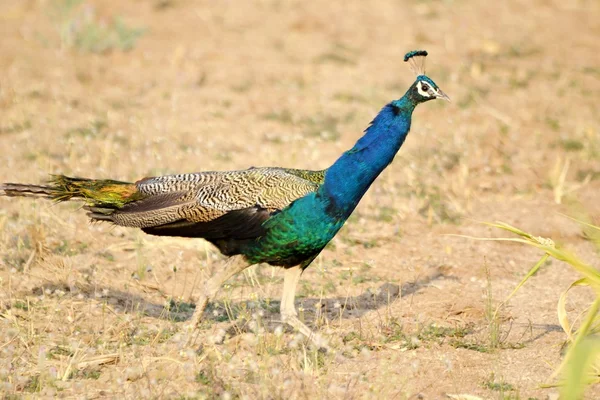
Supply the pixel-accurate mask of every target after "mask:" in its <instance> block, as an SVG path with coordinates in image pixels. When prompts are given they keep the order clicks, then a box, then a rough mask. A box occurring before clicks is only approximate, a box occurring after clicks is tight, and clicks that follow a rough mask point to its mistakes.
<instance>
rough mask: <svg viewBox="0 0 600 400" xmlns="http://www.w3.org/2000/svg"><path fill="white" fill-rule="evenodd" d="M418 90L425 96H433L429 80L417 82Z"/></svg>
mask: <svg viewBox="0 0 600 400" xmlns="http://www.w3.org/2000/svg"><path fill="white" fill-rule="evenodd" d="M417 90H418V91H419V94H420V95H421V96H423V97H431V96H432V93H433V90H432V88H431V86H430V85H429V84H428V83H427V82H423V81H419V82H417Z"/></svg>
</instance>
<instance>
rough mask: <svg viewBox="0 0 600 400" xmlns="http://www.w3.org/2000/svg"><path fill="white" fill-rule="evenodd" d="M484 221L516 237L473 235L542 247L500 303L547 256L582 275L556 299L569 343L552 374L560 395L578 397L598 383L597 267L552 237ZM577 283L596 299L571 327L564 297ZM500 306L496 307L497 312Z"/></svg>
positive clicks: (599, 286) (599, 322) (599, 274)
mask: <svg viewBox="0 0 600 400" xmlns="http://www.w3.org/2000/svg"><path fill="white" fill-rule="evenodd" d="M578 222H579V223H581V224H582V225H584V226H585V227H586V229H592V230H596V231H600V227H597V226H594V225H592V224H588V223H585V222H582V221H578ZM486 224H487V225H489V226H492V227H495V228H498V229H503V230H506V231H508V232H511V233H513V234H515V235H517V236H518V237H517V238H514V237H512V238H474V239H478V240H497V241H510V242H517V243H524V244H527V245H530V246H533V247H536V248H538V249H540V250H542V251H544V254H543V255H542V257H541V258H540V260H539V261H538V262H537V263H536V264H535V265H534V266H533V268H531V269H530V270H529V272H528V273H527V274H526V276H525V277H524V278H523V279H522V280H521V282H520V283H519V284H518V285H517V287H516V288H515V289H514V290H513V292H512V293H511V294H510V295H509V296H508V298H507V299H506V300H505V301H504V302H503V303H502V304H500V306H502V305H503V304H504V303H506V302H507V301H508V300H509V299H510V298H511V297H512V296H513V295H514V294H515V293H516V292H517V290H519V289H520V288H521V287H522V286H523V285H524V284H525V282H526V281H527V280H528V279H529V278H531V277H532V276H533V275H535V274H536V272H537V271H538V270H539V269H540V268H541V267H542V266H545V265H548V263H546V261H547V260H548V258H549V257H552V258H555V259H556V260H559V261H563V262H565V263H567V264H568V265H570V266H571V267H573V269H574V270H575V271H577V272H578V273H579V274H580V275H581V278H580V279H578V280H576V281H575V282H573V283H571V285H569V287H568V288H567V289H566V290H565V291H564V292H563V293H562V294H561V295H560V297H559V299H558V320H559V323H560V325H561V327H562V328H563V330H564V331H565V333H566V334H567V341H568V342H569V343H570V346H569V348H568V350H567V352H566V354H565V356H564V358H563V361H562V363H561V365H560V366H559V367H558V368H557V369H556V371H555V372H554V374H553V375H552V378H554V377H556V376H558V375H560V376H561V380H560V381H559V382H558V385H560V386H561V399H566V400H571V399H572V400H576V399H580V398H581V397H582V395H583V392H584V390H585V387H586V386H587V385H590V384H593V383H600V369H599V368H598V365H597V361H598V355H600V337H599V336H598V335H599V334H600V315H598V311H599V310H600V271H598V270H597V269H596V268H594V267H593V266H591V265H589V264H588V263H586V262H584V261H583V260H581V259H580V258H579V257H577V256H576V255H575V254H574V253H572V252H571V251H569V250H567V249H565V248H562V247H561V246H558V245H556V244H555V243H554V241H552V240H551V239H548V238H543V237H539V236H533V235H531V234H530V233H527V232H524V231H522V230H520V229H518V228H515V227H513V226H510V225H508V224H506V223H503V222H497V223H486ZM577 286H589V287H590V288H592V289H593V291H594V293H595V299H594V301H593V302H592V304H591V305H590V306H589V308H588V309H587V311H586V312H585V315H584V317H583V322H582V323H581V325H580V326H579V328H578V329H577V330H575V331H574V329H573V327H572V325H571V323H570V322H569V319H568V315H567V310H566V299H567V295H568V293H569V291H570V290H571V289H573V288H574V287H577ZM500 306H498V308H497V309H496V313H497V311H498V309H499V308H500Z"/></svg>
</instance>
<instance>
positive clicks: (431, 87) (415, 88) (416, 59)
mask: <svg viewBox="0 0 600 400" xmlns="http://www.w3.org/2000/svg"><path fill="white" fill-rule="evenodd" d="M425 57H427V52H426V51H425V50H414V51H411V52H408V53H406V55H405V56H404V61H405V62H408V63H409V64H410V66H411V68H412V70H413V72H414V73H415V74H416V75H417V80H416V81H415V83H413V84H412V86H411V87H410V89H408V92H407V95H408V97H409V98H410V99H411V100H412V101H413V102H414V103H415V104H418V103H423V102H426V101H429V100H433V99H443V100H446V101H450V97H448V95H447V94H446V93H444V92H443V91H442V89H440V88H439V87H438V85H436V84H435V82H434V81H433V80H431V78H429V77H428V76H427V75H425Z"/></svg>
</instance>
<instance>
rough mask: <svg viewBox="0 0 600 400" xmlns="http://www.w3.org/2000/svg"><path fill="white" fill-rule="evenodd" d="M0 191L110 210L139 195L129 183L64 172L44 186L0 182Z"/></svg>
mask: <svg viewBox="0 0 600 400" xmlns="http://www.w3.org/2000/svg"><path fill="white" fill-rule="evenodd" d="M2 192H4V193H2ZM0 194H4V195H6V196H34V197H46V198H50V199H52V200H55V201H58V202H62V201H69V200H72V199H76V200H84V201H85V202H86V203H87V205H89V206H94V207H102V208H110V209H120V208H122V207H123V206H125V205H126V204H128V203H131V202H134V201H137V200H140V199H141V198H142V197H143V195H142V194H141V193H140V192H139V191H138V189H137V187H136V185H135V184H133V183H129V182H121V181H115V180H110V179H84V178H71V177H68V176H64V175H52V178H51V179H50V180H49V181H48V183H47V184H46V185H27V184H21V183H4V184H0Z"/></svg>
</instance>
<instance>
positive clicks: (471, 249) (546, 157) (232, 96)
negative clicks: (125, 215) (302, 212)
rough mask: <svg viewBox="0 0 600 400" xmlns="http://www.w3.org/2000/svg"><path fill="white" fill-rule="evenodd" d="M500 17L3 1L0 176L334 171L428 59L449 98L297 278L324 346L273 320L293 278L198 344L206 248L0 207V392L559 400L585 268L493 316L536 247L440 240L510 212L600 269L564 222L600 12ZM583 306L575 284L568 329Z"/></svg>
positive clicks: (241, 293)
mask: <svg viewBox="0 0 600 400" xmlns="http://www.w3.org/2000/svg"><path fill="white" fill-rule="evenodd" d="M496 3H498V4H497V5H495V6H493V7H491V6H490V4H491V2H483V1H474V0H466V1H451V0H450V1H408V0H394V1H392V0H385V1H378V2H364V1H363V2H360V1H347V2H341V1H339V2H336V1H311V2H303V1H295V0H292V1H281V0H279V1H278V0H272V1H271V0H266V1H247V2H242V1H219V2H216V1H186V0H147V1H140V0H138V1H125V2H120V1H92V0H87V1H84V2H83V3H82V4H81V5H79V7H77V8H76V9H74V10H73V11H72V13H69V12H68V7H67V5H66V4H67V2H65V1H56V2H52V1H35V0H4V1H2V2H0V35H1V37H2V40H1V41H0V181H21V182H31V183H33V182H39V181H43V180H44V179H46V177H47V174H48V173H64V174H70V175H76V176H86V177H98V178H109V177H110V178H114V179H120V180H135V179H138V178H141V177H144V176H148V175H156V174H162V173H173V172H192V171H199V170H224V169H244V168H247V167H250V166H268V165H278V166H287V167H297V168H315V169H316V168H324V167H327V166H328V165H330V164H331V163H332V162H333V161H334V160H335V159H336V157H337V156H338V155H339V154H340V153H341V152H342V151H344V150H346V149H348V148H350V147H351V146H352V145H353V143H354V142H355V140H356V139H357V138H358V137H359V136H360V135H361V132H362V130H363V129H364V128H365V127H366V126H367V125H368V123H369V121H370V120H371V119H372V117H373V116H374V115H375V114H376V113H377V111H378V109H379V108H380V107H382V106H383V105H384V104H385V103H386V102H388V101H390V100H392V99H395V98H399V97H400V96H402V95H403V94H404V91H405V90H406V88H407V87H408V86H409V85H410V84H411V83H412V81H413V79H414V77H413V76H412V73H411V72H410V71H409V69H408V68H407V66H406V65H404V63H403V62H402V56H403V54H404V53H405V52H406V51H407V50H412V49H415V48H425V49H427V50H428V51H429V53H430V57H429V60H428V66H429V68H428V75H429V76H430V77H431V78H432V79H434V80H435V81H436V82H437V83H438V85H439V86H440V87H441V88H442V89H443V90H444V91H445V92H446V93H448V94H449V95H450V97H451V98H452V99H453V102H452V103H450V104H447V103H443V104H442V102H431V103H427V104H425V105H421V106H420V107H419V108H418V109H417V111H416V112H415V115H414V117H413V130H412V132H411V134H410V135H409V137H408V140H407V142H406V144H405V145H404V147H403V148H402V149H401V151H400V154H399V155H398V156H397V158H396V160H395V162H394V163H393V164H392V165H391V166H390V167H389V168H388V169H387V170H386V171H385V173H384V174H383V175H382V176H381V177H380V179H379V180H378V181H377V182H376V183H375V184H374V186H373V187H372V189H371V191H370V192H369V193H368V194H367V195H366V197H365V198H364V200H363V201H362V203H361V204H360V206H359V207H358V209H357V211H356V212H355V215H354V216H353V217H352V218H351V220H350V221H349V223H348V224H347V225H346V227H345V228H344V229H343V230H342V232H340V234H339V235H338V237H336V239H335V240H334V241H333V243H332V245H331V246H329V247H328V248H327V249H326V251H324V252H323V254H322V255H321V256H320V257H319V258H318V259H317V260H316V262H315V263H314V264H313V265H312V266H311V268H309V269H308V270H307V271H306V273H305V274H304V276H303V279H302V287H301V290H300V293H299V297H298V299H297V306H298V307H299V308H300V309H301V310H302V313H303V316H304V318H305V320H306V321H307V323H308V324H309V325H311V326H312V327H314V328H315V329H317V330H319V331H320V332H322V333H323V334H324V335H326V336H328V337H329V338H330V341H331V343H332V347H333V348H334V351H332V352H330V353H328V354H321V353H318V352H316V351H315V350H314V349H311V347H310V346H308V345H307V344H306V343H305V342H304V341H303V340H302V338H298V337H297V336H296V335H295V334H294V333H293V332H291V331H289V330H287V329H284V330H283V332H282V331H281V329H280V328H278V327H279V323H278V318H279V315H278V312H277V309H278V300H279V296H280V290H281V276H282V274H281V271H280V270H278V269H273V268H271V267H269V266H261V267H259V268H256V269H253V270H250V271H246V272H245V273H244V274H241V275H240V276H238V277H236V278H234V279H232V280H231V282H230V284H229V285H227V287H226V288H225V289H224V290H223V291H222V292H221V294H220V296H219V299H218V301H217V302H216V303H215V304H214V305H213V306H212V307H211V309H210V310H209V313H208V314H207V320H206V323H205V326H204V327H203V333H202V335H201V336H200V337H198V338H196V342H195V345H194V346H191V347H190V346H186V344H185V343H186V339H187V332H185V331H183V322H181V321H184V320H185V319H187V318H188V317H189V315H190V314H191V309H190V304H193V297H192V296H191V295H192V292H193V290H194V288H195V287H197V286H198V283H199V282H200V281H201V280H202V279H205V276H206V274H208V273H210V271H212V270H213V269H214V268H218V266H219V263H220V262H221V261H222V257H221V256H219V255H218V254H216V252H215V250H214V249H213V248H212V247H210V246H209V245H207V244H206V243H205V242H203V241H201V240H185V239H173V238H171V239H163V238H156V237H150V236H146V235H144V234H142V233H140V232H137V231H135V230H132V229H123V228H118V227H117V228H115V227H110V226H106V225H90V224H89V223H88V222H87V220H86V217H85V215H84V213H83V212H82V211H81V210H79V208H78V207H79V206H77V205H58V206H56V205H52V204H50V203H48V202H43V201H33V200H30V199H16V198H2V199H0V229H1V230H0V380H1V382H0V393H3V394H4V395H5V396H8V397H10V396H12V397H14V398H16V397H20V396H25V397H37V396H48V397H51V396H60V397H65V398H117V397H119V398H138V397H144V398H204V397H208V398H214V397H223V398H237V397H241V398H269V399H278V398H286V399H302V398H333V399H338V398H340V399H341V398H357V399H359V398H390V399H391V398H395V399H404V398H410V399H417V398H418V399H441V398H449V397H448V395H459V394H469V395H473V396H478V397H480V398H484V399H529V398H535V399H546V398H556V397H555V396H556V394H557V393H558V391H557V389H556V388H549V389H548V388H542V387H541V386H542V385H544V384H547V383H555V382H556V380H555V379H552V378H551V375H552V372H553V371H554V369H555V368H556V367H557V366H558V365H559V363H560V360H561V351H562V349H561V346H562V345H563V344H564V341H565V338H566V335H565V334H564V332H563V331H562V330H561V328H560V326H559V324H558V320H557V315H556V303H557V301H558V297H559V295H560V293H561V292H562V291H563V290H564V289H566V288H567V287H568V285H569V284H570V283H571V282H572V281H573V280H575V279H577V277H578V276H577V274H576V273H574V272H573V271H572V270H571V269H569V268H568V266H566V265H564V264H561V263H559V262H556V261H555V262H552V263H549V264H548V265H546V266H545V267H544V268H543V269H542V270H541V271H540V272H539V273H538V274H537V275H536V276H535V277H533V278H532V279H531V280H530V281H529V282H528V283H527V284H526V285H525V286H524V287H523V288H522V289H521V290H520V291H519V292H518V293H517V295H516V296H515V297H514V298H513V299H511V300H510V302H509V303H508V305H506V306H505V307H503V308H502V309H501V312H500V314H499V317H498V318H497V319H495V320H492V321H490V315H489V314H490V313H489V308H490V307H492V308H495V307H496V306H497V305H498V304H499V303H500V301H502V300H503V299H504V298H506V296H507V295H508V294H509V293H510V292H511V290H512V289H513V288H514V287H515V286H516V284H517V283H518V282H519V281H520V279H521V278H522V277H523V276H524V274H525V273H526V272H527V270H528V269H529V268H531V267H532V266H533V265H534V263H535V262H536V261H537V260H538V259H539V258H540V256H541V254H539V252H537V251H535V250H533V249H530V248H526V247H524V246H521V245H518V244H508V243H502V242H479V241H474V240H470V239H466V238H462V237H456V236H449V235H447V234H461V235H472V236H479V237H494V236H495V237H498V236H507V234H505V233H503V232H500V231H498V230H495V229H492V228H489V227H487V226H484V225H482V224H480V223H478V221H494V220H502V221H505V222H508V223H510V224H513V225H515V226H518V227H520V228H523V229H525V230H527V231H529V232H531V233H533V234H535V235H540V236H545V237H551V238H553V239H554V240H556V241H557V242H558V243H560V244H562V245H564V246H567V247H569V248H571V249H573V250H574V251H576V252H577V253H578V254H579V255H580V256H581V258H583V259H584V260H587V261H588V262H590V263H595V265H598V260H599V257H598V252H597V250H596V249H595V248H594V246H593V244H592V243H591V242H590V241H587V240H585V239H584V237H583V236H582V231H581V229H580V227H579V226H578V225H577V224H576V223H574V222H572V221H570V220H569V219H567V218H565V217H564V216H562V215H561V213H564V214H568V215H573V216H577V217H583V218H587V219H588V220H590V221H594V220H595V221H596V222H598V221H599V218H600V201H599V195H598V193H599V190H600V114H599V112H598V104H600V41H599V37H600V3H599V2H597V1H595V0H589V1H586V0H578V1H576V0H564V1H558V0H556V1H553V0H537V1H525V0H523V1H516V0H508V1H504V2H496ZM119 16H120V17H122V21H124V24H126V26H127V27H133V28H144V32H143V33H142V34H141V36H140V37H139V39H138V40H137V42H135V43H133V48H132V49H130V50H129V51H121V50H120V49H113V50H112V51H106V52H100V53H93V52H89V51H86V50H85V48H86V47H89V45H88V44H86V43H91V45H95V44H97V43H98V42H99V41H100V40H101V39H102V35H100V36H99V37H100V39H98V37H97V36H94V33H93V32H88V31H85V30H83V28H82V26H92V27H96V28H98V30H102V29H104V30H106V31H110V30H111V29H112V30H113V31H115V30H116V29H117V28H115V27H114V26H113V25H111V23H112V21H113V20H114V18H115V17H119ZM86 21H88V22H86ZM86 23H88V24H89V25H85V24H86ZM90 24H91V25H90ZM119 40H122V41H125V40H126V39H123V38H122V39H119ZM591 298H592V297H591V293H589V292H587V291H586V290H585V289H579V290H576V291H574V293H573V295H572V296H571V297H570V298H569V302H568V307H569V310H570V316H571V318H572V319H574V318H576V317H577V315H578V313H580V312H581V311H583V310H585V308H586V306H587V305H588V304H589V302H590V299H591ZM486 310H487V311H486ZM495 335H497V336H498V339H497V340H495V339H494V337H495ZM594 390H595V391H594ZM586 395H587V396H588V398H590V399H592V398H600V390H598V388H592V389H591V390H589V391H588V392H587V394H586ZM1 396H2V395H1V394H0V397H1ZM452 398H460V397H452Z"/></svg>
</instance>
